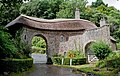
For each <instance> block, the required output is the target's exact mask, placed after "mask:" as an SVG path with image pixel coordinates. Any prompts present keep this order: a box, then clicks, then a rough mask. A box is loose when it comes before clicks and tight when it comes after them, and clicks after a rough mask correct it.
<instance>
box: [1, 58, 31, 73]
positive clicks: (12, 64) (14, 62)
mask: <svg viewBox="0 0 120 76" xmlns="http://www.w3.org/2000/svg"><path fill="white" fill-rule="evenodd" d="M32 65H33V59H32V58H28V59H1V60H0V67H1V68H0V72H23V71H26V70H28V69H29V68H31V67H32Z"/></svg>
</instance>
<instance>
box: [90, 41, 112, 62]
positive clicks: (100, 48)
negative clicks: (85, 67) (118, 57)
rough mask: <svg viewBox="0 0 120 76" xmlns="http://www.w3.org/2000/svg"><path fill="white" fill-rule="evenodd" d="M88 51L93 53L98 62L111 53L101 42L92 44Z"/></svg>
mask: <svg viewBox="0 0 120 76" xmlns="http://www.w3.org/2000/svg"><path fill="white" fill-rule="evenodd" d="M90 49H91V50H92V51H94V53H95V55H96V56H97V57H98V59H100V60H102V59H105V58H106V57H107V56H108V55H109V53H110V52H111V48H110V46H109V45H108V44H106V43H104V42H103V41H98V42H95V43H92V44H91V46H90Z"/></svg>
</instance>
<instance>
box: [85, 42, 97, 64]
mask: <svg viewBox="0 0 120 76" xmlns="http://www.w3.org/2000/svg"><path fill="white" fill-rule="evenodd" d="M93 43H94V42H93V41H92V42H89V43H87V44H86V46H85V55H86V57H87V61H88V62H89V63H91V62H96V61H97V60H98V58H97V57H96V56H95V54H94V51H92V50H91V49H90V46H91V45H92V44H93Z"/></svg>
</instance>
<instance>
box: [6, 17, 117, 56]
mask: <svg viewBox="0 0 120 76" xmlns="http://www.w3.org/2000/svg"><path fill="white" fill-rule="evenodd" d="M100 26H101V27H97V26H96V25H95V24H94V23H92V22H90V21H88V20H84V19H79V18H77V19H53V20H46V19H40V18H34V17H30V16H26V15H20V16H19V17H17V18H16V19H15V20H13V21H12V22H10V23H9V24H7V25H6V27H7V28H9V30H10V32H11V33H12V34H15V33H16V32H17V31H18V30H19V29H21V28H22V30H23V31H22V33H21V36H20V37H21V40H22V41H23V42H24V43H26V44H27V45H29V46H31V40H32V38H33V37H34V36H36V35H40V36H42V37H43V38H44V39H45V41H46V44H47V48H46V53H47V56H48V57H52V56H53V55H55V54H64V52H67V51H68V50H76V49H77V50H79V51H82V52H83V53H86V49H85V48H86V47H87V46H88V44H89V43H90V42H93V41H96V40H103V41H105V42H106V43H108V44H109V45H111V47H112V50H113V51H114V50H116V44H115V40H114V39H113V38H112V37H111V36H110V31H109V26H108V25H106V24H105V23H104V20H102V21H101V22H100Z"/></svg>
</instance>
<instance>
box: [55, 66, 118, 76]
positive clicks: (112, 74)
mask: <svg viewBox="0 0 120 76" xmlns="http://www.w3.org/2000/svg"><path fill="white" fill-rule="evenodd" d="M55 66H60V67H64V68H73V69H78V70H81V71H83V72H84V73H87V72H90V73H93V74H98V75H100V76H118V75H117V73H116V71H117V69H113V68H108V69H109V70H107V68H97V67H95V64H85V65H72V66H69V65H56V64H55Z"/></svg>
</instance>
